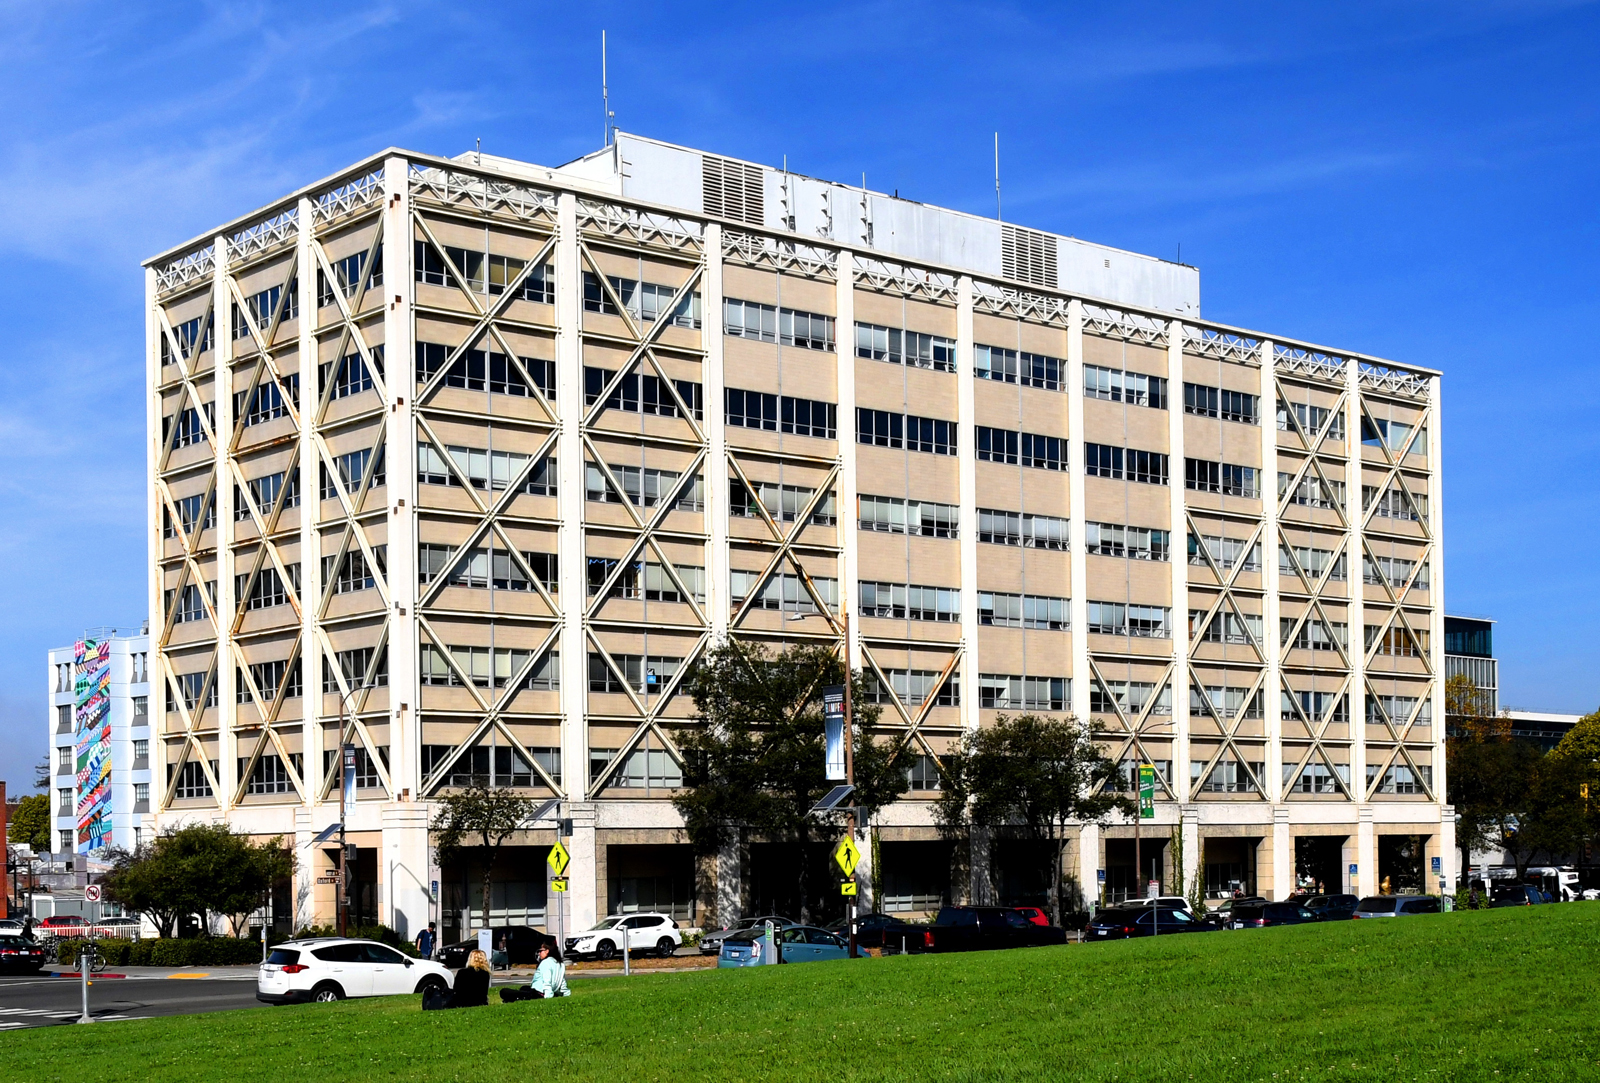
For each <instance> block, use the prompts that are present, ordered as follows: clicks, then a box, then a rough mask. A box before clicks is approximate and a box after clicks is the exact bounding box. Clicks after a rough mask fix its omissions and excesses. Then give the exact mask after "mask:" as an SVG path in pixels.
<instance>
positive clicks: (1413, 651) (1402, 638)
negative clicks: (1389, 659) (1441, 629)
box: [1366, 624, 1428, 658]
mask: <svg viewBox="0 0 1600 1083" xmlns="http://www.w3.org/2000/svg"><path fill="white" fill-rule="evenodd" d="M1366 634H1367V650H1369V651H1371V650H1372V649H1373V644H1377V653H1378V654H1387V655H1393V656H1395V657H1399V658H1418V657H1424V656H1426V655H1427V653H1428V633H1427V631H1426V630H1423V631H1417V632H1411V631H1407V630H1406V629H1405V628H1402V627H1400V626H1399V625H1398V624H1396V625H1392V626H1390V627H1387V628H1384V629H1382V630H1381V631H1380V630H1379V626H1378V625H1376V624H1369V625H1367V633H1366Z"/></svg>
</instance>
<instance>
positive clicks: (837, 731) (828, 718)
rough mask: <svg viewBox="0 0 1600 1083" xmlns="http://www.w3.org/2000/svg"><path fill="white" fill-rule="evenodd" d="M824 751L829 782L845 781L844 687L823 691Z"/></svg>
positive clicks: (837, 685)
mask: <svg viewBox="0 0 1600 1083" xmlns="http://www.w3.org/2000/svg"><path fill="white" fill-rule="evenodd" d="M822 725H823V751H824V758H825V760H826V761H827V765H828V781H830V782H843V781H844V742H845V734H844V685H842V684H835V685H829V686H828V687H827V688H824V689H823V690H822Z"/></svg>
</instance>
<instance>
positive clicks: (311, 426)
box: [295, 197, 398, 900]
mask: <svg viewBox="0 0 1600 1083" xmlns="http://www.w3.org/2000/svg"><path fill="white" fill-rule="evenodd" d="M315 210H316V204H315V203H314V202H313V201H312V200H311V199H310V198H307V197H302V198H301V200H300V212H299V215H298V217H297V218H296V223H297V225H298V228H299V233H298V236H297V237H296V241H295V244H296V248H297V252H298V266H299V271H298V272H297V273H298V275H299V284H300V345H299V349H300V402H299V405H298V407H297V408H298V409H299V411H300V431H299V433H297V434H296V436H297V439H298V440H299V443H300V454H299V467H298V469H299V471H300V482H299V484H300V683H301V687H302V688H303V689H304V694H303V695H302V696H301V698H300V704H301V706H300V710H301V719H302V722H301V727H300V730H301V749H302V755H301V757H300V762H301V766H302V770H301V776H302V777H301V782H302V784H303V785H304V786H305V790H306V796H307V807H308V809H310V810H311V817H312V821H313V822H314V824H316V825H321V824H324V823H326V822H327V819H326V818H327V817H328V814H327V813H326V812H324V811H323V809H322V806H323V804H324V802H323V801H321V800H320V799H319V794H320V793H321V792H322V754H323V739H322V737H323V735H322V648H321V647H320V646H319V645H318V644H317V635H316V628H317V617H316V614H317V600H318V599H319V598H321V597H322V540H321V536H320V535H319V534H318V532H317V519H318V518H319V512H320V509H321V506H322V502H321V500H320V499H319V498H318V495H317V465H318V463H319V462H320V460H319V459H318V457H317V445H316V442H315V441H314V440H313V439H312V436H313V434H314V433H315V432H316V421H317V417H316V415H317V402H318V395H317V324H318V322H319V315H320V313H319V312H318V311H317V261H316V256H315V255H314V248H315V245H316V243H317V242H316V215H315ZM384 278H385V279H386V280H387V278H388V275H387V274H386V275H385V276H384ZM388 472H389V473H390V474H396V473H398V464H396V465H392V466H390V467H389V468H388ZM338 801H339V794H338V791H337V789H335V790H334V792H333V803H334V806H335V808H336V809H337V806H338ZM333 815H334V816H337V815H338V813H337V812H334V813H333ZM303 856H305V855H303ZM306 868H307V869H308V870H309V871H310V875H311V876H312V877H313V878H315V876H316V867H315V865H314V864H313V863H311V862H310V860H309V856H307V860H306ZM309 898H310V896H309V895H308V896H307V899H308V900H309Z"/></svg>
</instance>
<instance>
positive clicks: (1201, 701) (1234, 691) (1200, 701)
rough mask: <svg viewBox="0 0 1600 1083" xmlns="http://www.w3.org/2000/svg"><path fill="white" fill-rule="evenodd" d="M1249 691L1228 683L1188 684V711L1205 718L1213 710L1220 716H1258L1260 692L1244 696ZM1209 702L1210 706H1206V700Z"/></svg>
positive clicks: (1259, 715) (1259, 713)
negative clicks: (1208, 707)
mask: <svg viewBox="0 0 1600 1083" xmlns="http://www.w3.org/2000/svg"><path fill="white" fill-rule="evenodd" d="M1247 691H1249V690H1248V689H1245V688H1240V687H1238V686H1229V685H1204V686H1202V685H1190V686H1189V713H1190V714H1192V715H1197V716H1199V717H1201V718H1207V717H1209V716H1210V715H1211V713H1212V712H1213V711H1215V712H1216V714H1217V716H1218V717H1221V718H1260V717H1261V692H1260V690H1257V691H1256V693H1255V695H1253V696H1249V697H1248V698H1247V697H1246V696H1245V693H1246V692H1247ZM1207 700H1209V701H1210V702H1211V707H1210V709H1209V710H1208V709H1207V708H1206V701H1207Z"/></svg>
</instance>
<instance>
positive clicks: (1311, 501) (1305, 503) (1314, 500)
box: [1278, 471, 1344, 508]
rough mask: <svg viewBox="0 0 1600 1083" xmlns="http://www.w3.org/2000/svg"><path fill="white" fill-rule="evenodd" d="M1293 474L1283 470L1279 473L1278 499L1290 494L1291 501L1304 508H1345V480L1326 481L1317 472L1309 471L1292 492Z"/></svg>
mask: <svg viewBox="0 0 1600 1083" xmlns="http://www.w3.org/2000/svg"><path fill="white" fill-rule="evenodd" d="M1290 480H1291V475H1289V474H1287V473H1283V472H1281V471H1280V472H1279V474H1278V499H1279V500H1282V499H1283V498H1284V495H1285V494H1288V497H1289V503H1291V504H1296V505H1298V506H1300V507H1303V508H1343V507H1344V482H1342V481H1324V480H1323V479H1322V478H1320V477H1318V476H1317V475H1315V474H1311V473H1308V474H1306V476H1305V477H1303V478H1301V479H1300V481H1299V482H1298V483H1297V484H1296V485H1295V486H1294V491H1293V492H1290V490H1289V482H1290Z"/></svg>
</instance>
